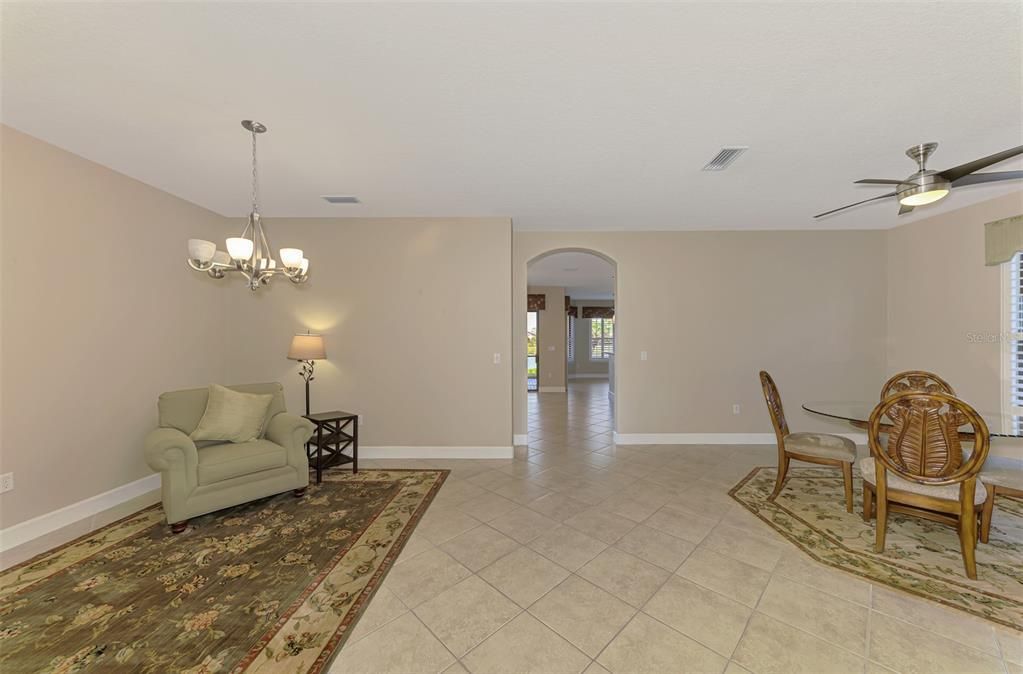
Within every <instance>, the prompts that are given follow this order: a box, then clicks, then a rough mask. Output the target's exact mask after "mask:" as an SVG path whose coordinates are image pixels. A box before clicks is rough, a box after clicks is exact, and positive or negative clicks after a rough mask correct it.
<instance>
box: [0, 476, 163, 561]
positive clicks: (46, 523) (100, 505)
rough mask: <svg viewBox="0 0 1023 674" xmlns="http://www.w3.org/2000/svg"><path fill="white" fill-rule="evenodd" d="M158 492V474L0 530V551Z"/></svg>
mask: <svg viewBox="0 0 1023 674" xmlns="http://www.w3.org/2000/svg"><path fill="white" fill-rule="evenodd" d="M159 488H160V474H159V473H154V474H152V475H147V476H146V477H144V478H142V479H140V480H135V481H134V482H129V483H128V484H124V485H121V486H120V487H115V488H114V489H111V490H110V491H105V492H103V493H102V494H97V495H96V496H90V497H89V498H87V499H83V500H81V501H79V502H77V503H72V504H71V505H68V506H64V507H63V508H60V509H59V510H54V511H53V512H50V513H46V514H45V515H39V516H38V517H33V518H32V519H30V520H25V521H24V522H19V523H18V524H14V525H11V526H9V527H7V528H6V529H3V530H0V551H7V550H10V549H11V548H15V547H17V546H19V545H21V544H23V543H27V542H29V541H31V540H33V539H36V538H39V537H40V536H45V535H46V534H49V533H52V532H54V531H58V530H60V529H63V528H64V527H66V526H70V525H72V524H74V523H75V522H81V521H82V520H84V519H87V518H89V517H93V516H95V515H98V514H100V513H101V512H103V511H105V510H109V509H110V508H114V507H116V506H119V505H121V504H122V503H126V502H128V501H130V500H132V499H133V498H138V497H139V496H142V495H143V494H147V493H149V492H151V491H153V490H155V489H159Z"/></svg>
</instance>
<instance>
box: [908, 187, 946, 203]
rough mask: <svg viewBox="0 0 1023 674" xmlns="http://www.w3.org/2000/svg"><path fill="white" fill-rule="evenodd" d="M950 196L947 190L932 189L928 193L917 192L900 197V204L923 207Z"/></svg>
mask: <svg viewBox="0 0 1023 674" xmlns="http://www.w3.org/2000/svg"><path fill="white" fill-rule="evenodd" d="M946 196H948V190H947V189H932V190H927V191H926V192H916V193H913V194H906V195H904V196H901V197H899V203H900V204H902V205H903V206H923V205H925V204H933V203H934V202H935V201H938V200H939V199H944V198H945V197H946Z"/></svg>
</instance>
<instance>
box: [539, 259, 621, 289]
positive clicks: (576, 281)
mask: <svg viewBox="0 0 1023 674" xmlns="http://www.w3.org/2000/svg"><path fill="white" fill-rule="evenodd" d="M614 273H615V272H614V267H613V266H612V265H611V263H609V262H608V261H607V260H605V259H603V258H601V257H597V256H596V255H592V254H590V253H554V254H553V255H548V256H546V257H542V258H540V259H539V260H537V261H535V262H532V263H530V264H529V267H528V269H527V274H526V280H527V282H528V283H529V285H530V286H561V287H564V288H565V294H567V295H569V296H570V297H572V298H573V299H577V300H609V299H612V298H613V297H614V288H615V280H614Z"/></svg>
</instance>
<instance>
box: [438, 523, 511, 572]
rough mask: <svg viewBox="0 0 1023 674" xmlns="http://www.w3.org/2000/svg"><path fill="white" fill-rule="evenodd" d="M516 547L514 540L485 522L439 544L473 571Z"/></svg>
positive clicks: (491, 562) (487, 564)
mask: <svg viewBox="0 0 1023 674" xmlns="http://www.w3.org/2000/svg"><path fill="white" fill-rule="evenodd" d="M517 547H519V544H518V543H516V542H515V541H514V540H512V539H511V538H508V537H507V536H505V535H504V534H502V533H501V532H500V531H497V530H496V529H492V528H490V527H488V526H487V525H486V524H481V525H480V526H478V527H476V528H475V529H470V530H469V531H466V532H465V533H464V534H461V535H460V536H456V537H455V538H452V539H451V540H450V541H447V542H446V543H442V544H441V545H440V549H441V550H443V551H444V552H446V553H448V554H449V555H451V556H452V557H454V558H455V559H456V560H458V561H459V562H460V563H461V564H463V565H464V566H465V567H466V568H468V569H469V570H470V571H473V572H475V571H479V570H480V569H482V568H483V567H485V566H489V565H490V564H493V563H494V562H496V561H497V560H499V559H500V558H501V557H504V556H505V555H507V554H508V553H509V552H511V551H512V550H514V549H515V548H517Z"/></svg>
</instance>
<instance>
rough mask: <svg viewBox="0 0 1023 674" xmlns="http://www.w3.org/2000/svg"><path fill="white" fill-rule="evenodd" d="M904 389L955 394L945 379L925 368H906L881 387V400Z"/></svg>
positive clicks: (902, 391) (904, 390)
mask: <svg viewBox="0 0 1023 674" xmlns="http://www.w3.org/2000/svg"><path fill="white" fill-rule="evenodd" d="M906 391H919V392H921V393H947V394H948V395H950V396H954V395H955V394H956V392H955V389H953V388H952V385H951V384H949V383H948V382H947V381H945V380H944V379H942V378H941V377H939V376H938V375H936V374H934V373H933V372H927V371H926V370H906V371H905V372H900V373H898V374H896V375H894V376H893V377H892V378H891V379H889V380H888V381H886V382H885V383H884V386H882V387H881V400H884V399H886V398H889V397H891V396H893V395H895V394H896V393H904V392H906Z"/></svg>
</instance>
